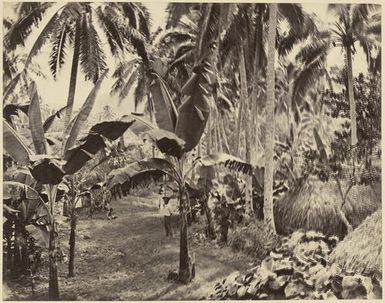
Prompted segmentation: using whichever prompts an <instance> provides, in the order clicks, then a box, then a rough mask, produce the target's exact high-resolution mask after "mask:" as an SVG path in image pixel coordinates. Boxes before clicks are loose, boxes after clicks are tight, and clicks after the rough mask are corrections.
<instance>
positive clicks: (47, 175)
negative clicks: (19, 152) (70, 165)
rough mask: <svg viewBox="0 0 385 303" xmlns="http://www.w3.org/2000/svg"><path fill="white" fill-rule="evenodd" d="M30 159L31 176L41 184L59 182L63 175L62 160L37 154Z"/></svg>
mask: <svg viewBox="0 0 385 303" xmlns="http://www.w3.org/2000/svg"><path fill="white" fill-rule="evenodd" d="M39 156H40V157H36V156H35V157H33V158H32V159H31V166H30V171H31V174H32V176H33V177H34V178H35V179H36V180H37V181H38V182H39V183H41V184H51V185H56V184H59V183H60V182H61V181H62V180H63V177H64V175H65V171H64V169H63V168H62V165H63V161H62V160H61V159H59V158H54V157H50V156H48V155H39Z"/></svg>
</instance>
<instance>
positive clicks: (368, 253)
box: [330, 210, 382, 278]
mask: <svg viewBox="0 0 385 303" xmlns="http://www.w3.org/2000/svg"><path fill="white" fill-rule="evenodd" d="M381 231H382V214H381V210H378V211H376V212H375V213H374V214H372V215H371V216H370V217H368V218H366V219H365V221H364V222H363V223H362V224H361V225H360V226H359V227H358V228H357V229H355V230H354V231H353V232H352V233H350V234H349V235H348V236H347V237H346V238H345V239H344V240H343V241H341V242H340V243H338V245H337V247H336V248H335V249H334V251H333V252H332V254H331V255H330V260H331V261H332V262H336V263H338V264H339V265H340V266H341V267H342V268H343V269H345V270H347V271H354V272H356V273H357V272H360V273H362V274H367V275H371V276H372V275H379V277H380V278H381V277H382V241H381V240H382V233H381Z"/></svg>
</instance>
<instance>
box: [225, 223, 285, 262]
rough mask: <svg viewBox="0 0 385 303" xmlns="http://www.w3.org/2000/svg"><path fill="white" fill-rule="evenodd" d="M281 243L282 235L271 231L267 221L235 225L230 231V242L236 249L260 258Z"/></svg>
mask: <svg viewBox="0 0 385 303" xmlns="http://www.w3.org/2000/svg"><path fill="white" fill-rule="evenodd" d="M280 243H281V237H280V236H278V235H275V234H274V233H272V232H271V230H270V228H269V227H268V226H267V225H266V223H265V222H262V221H255V220H253V222H246V223H245V224H244V225H242V226H235V228H234V229H232V230H231V231H230V233H229V240H228V244H229V245H230V247H231V248H232V249H234V250H236V251H242V252H244V253H246V254H248V255H250V256H252V257H256V258H259V259H260V260H261V259H263V258H264V257H266V256H267V255H268V254H269V252H270V251H272V250H274V249H276V248H277V247H278V246H279V245H280Z"/></svg>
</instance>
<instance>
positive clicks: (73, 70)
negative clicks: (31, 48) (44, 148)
mask: <svg viewBox="0 0 385 303" xmlns="http://www.w3.org/2000/svg"><path fill="white" fill-rule="evenodd" d="M79 56H80V30H79V24H76V33H75V41H74V54H73V57H72V65H71V76H70V86H69V90H68V98H67V110H66V116H65V120H64V129H66V128H67V126H68V125H69V123H70V121H71V115H72V110H73V107H74V99H75V92H76V80H77V75H78V66H79Z"/></svg>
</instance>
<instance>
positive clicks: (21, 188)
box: [3, 181, 40, 199]
mask: <svg viewBox="0 0 385 303" xmlns="http://www.w3.org/2000/svg"><path fill="white" fill-rule="evenodd" d="M23 197H25V198H27V199H40V195H39V193H38V192H37V191H36V190H35V189H33V188H32V187H30V186H28V185H26V184H24V183H20V182H15V181H4V182H3V199H21V198H23Z"/></svg>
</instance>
